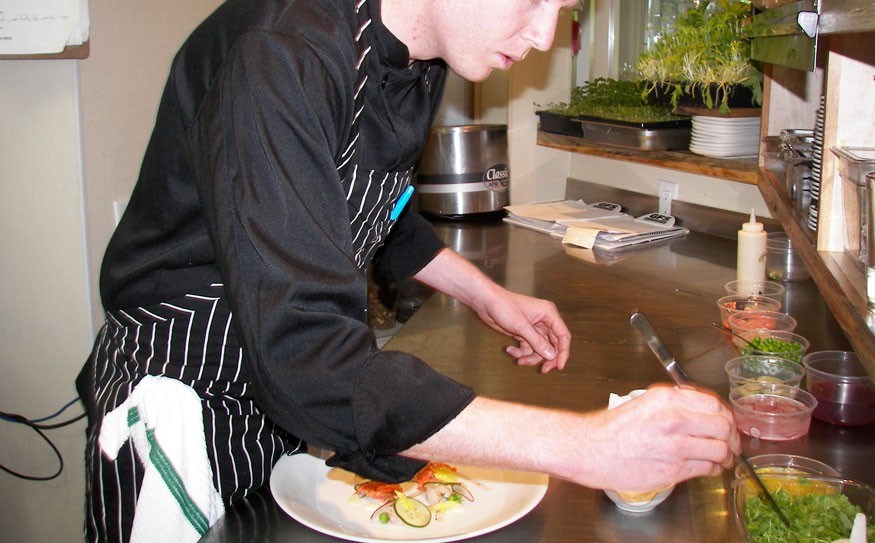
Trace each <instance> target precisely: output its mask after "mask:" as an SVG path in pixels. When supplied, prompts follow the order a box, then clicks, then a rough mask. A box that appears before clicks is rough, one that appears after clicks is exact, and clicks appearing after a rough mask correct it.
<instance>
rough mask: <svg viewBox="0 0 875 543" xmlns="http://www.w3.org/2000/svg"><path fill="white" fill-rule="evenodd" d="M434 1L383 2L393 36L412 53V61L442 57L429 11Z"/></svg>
mask: <svg viewBox="0 0 875 543" xmlns="http://www.w3.org/2000/svg"><path fill="white" fill-rule="evenodd" d="M433 4H434V1H433V0H381V2H380V16H381V18H382V19H383V24H384V25H385V26H386V28H387V29H389V32H391V33H392V34H394V35H395V37H396V38H398V39H399V40H401V43H403V44H404V45H406V46H407V49H408V51H409V52H410V60H411V61H414V60H431V59H434V58H437V57H438V56H440V54H439V48H438V45H437V44H438V42H437V40H435V39H434V35H433V33H434V27H433V25H432V21H431V18H430V17H429V10H430V9H431V8H432V6H433Z"/></svg>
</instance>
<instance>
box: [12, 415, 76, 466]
mask: <svg viewBox="0 0 875 543" xmlns="http://www.w3.org/2000/svg"><path fill="white" fill-rule="evenodd" d="M0 417H2V418H4V419H5V420H7V421H9V422H15V423H18V424H23V425H25V426H27V427H29V428H30V429H31V430H33V431H34V432H36V433H37V434H39V436H40V437H41V438H42V439H43V441H45V442H46V443H48V444H49V447H51V448H52V451H53V452H54V453H55V456H57V457H58V470H57V471H56V472H55V473H53V474H51V475H26V474H24V473H19V472H17V471H15V470H13V469H10V468H7V467H6V466H4V465H3V464H0V469H2V470H3V471H5V472H6V473H8V474H10V475H13V476H15V477H18V478H20V479H24V480H26V481H50V480H52V479H55V478H56V477H58V476H59V475H60V474H61V472H62V471H64V458H63V457H62V456H61V451H59V450H58V448H57V447H56V446H55V444H54V443H53V442H52V440H51V439H49V437H48V436H47V435H45V434H44V433H43V432H42V431H43V430H54V429H55V428H61V427H63V426H69V425H70V424H73V423H74V422H76V421H78V420H81V419H83V418H84V417H85V413H82V414H81V415H78V416H76V417H73V418H72V419H69V420H66V421H64V422H58V423H55V424H37V423H35V422H31V421H30V420H28V419H27V418H25V417H23V416H21V415H18V414H16V413H6V412H3V411H0Z"/></svg>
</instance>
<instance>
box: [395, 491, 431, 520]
mask: <svg viewBox="0 0 875 543" xmlns="http://www.w3.org/2000/svg"><path fill="white" fill-rule="evenodd" d="M395 514H397V515H398V518H400V519H401V521H402V522H404V524H407V525H408V526H413V527H414V528H424V527H425V526H428V523H429V522H431V511H430V510H429V509H428V506H426V505H425V504H424V503H422V502H421V501H419V500H414V499H413V498H409V497H407V496H404V495H401V496H398V499H397V500H395Z"/></svg>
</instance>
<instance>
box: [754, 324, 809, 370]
mask: <svg viewBox="0 0 875 543" xmlns="http://www.w3.org/2000/svg"><path fill="white" fill-rule="evenodd" d="M741 337H743V338H744V339H746V340H747V341H748V342H749V343H744V344H742V345H741V346H740V347H739V348H738V352H739V354H741V355H742V356H745V355H752V354H753V355H757V354H758V355H767V356H773V357H775V358H785V359H787V360H792V361H793V362H796V363H799V364H801V363H802V357H803V356H805V353H807V352H808V348H809V347H810V346H811V343H810V342H809V341H808V340H807V339H805V338H804V337H802V336H800V335H799V334H797V333H795V332H784V331H781V330H747V331H745V332H742V333H741Z"/></svg>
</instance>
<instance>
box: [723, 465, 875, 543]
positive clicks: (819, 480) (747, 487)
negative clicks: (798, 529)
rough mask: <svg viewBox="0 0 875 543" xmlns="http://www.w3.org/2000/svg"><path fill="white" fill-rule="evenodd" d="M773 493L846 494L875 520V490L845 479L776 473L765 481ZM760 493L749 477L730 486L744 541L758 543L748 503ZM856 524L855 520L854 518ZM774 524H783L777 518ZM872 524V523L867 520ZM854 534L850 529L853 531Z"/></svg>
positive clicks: (763, 523)
mask: <svg viewBox="0 0 875 543" xmlns="http://www.w3.org/2000/svg"><path fill="white" fill-rule="evenodd" d="M763 483H764V484H765V486H766V488H767V489H768V490H769V491H770V492H774V491H775V490H777V489H778V488H782V489H783V490H784V491H786V492H787V493H788V494H789V495H790V496H791V497H796V496H802V495H811V494H817V495H825V496H835V495H839V494H840V495H842V496H844V497H845V498H847V500H848V501H849V502H850V503H851V504H852V505H855V506H857V507H859V508H860V510H861V511H862V513H863V514H864V515H866V518H867V519H872V518H873V517H875V488H873V487H871V486H870V485H868V484H866V483H863V482H859V481H853V480H850V479H842V478H841V477H822V476H818V475H797V474H781V475H779V474H775V475H771V476H769V477H768V480H767V481H763ZM759 493H760V490H759V487H757V486H756V485H755V484H753V482H752V481H750V480H749V479H748V478H747V477H739V478H737V479H735V480H734V481H732V483H731V484H730V496H731V497H730V500H729V501H730V504H731V509H732V516H733V518H734V519H735V525H736V529H737V530H738V533H739V535H740V536H741V540H742V541H754V540H755V539H754V537H755V536H756V535H759V534H751V533H750V531H749V530H748V523H747V520H746V519H745V510H746V509H745V503H746V502H747V501H748V500H749V499H750V498H753V497H755V496H757V495H759ZM850 520H851V521H853V519H850ZM774 522H780V521H778V519H777V518H775V519H774ZM867 522H871V520H867ZM767 523H768V520H766V519H760V525H767ZM849 531H850V530H849Z"/></svg>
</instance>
